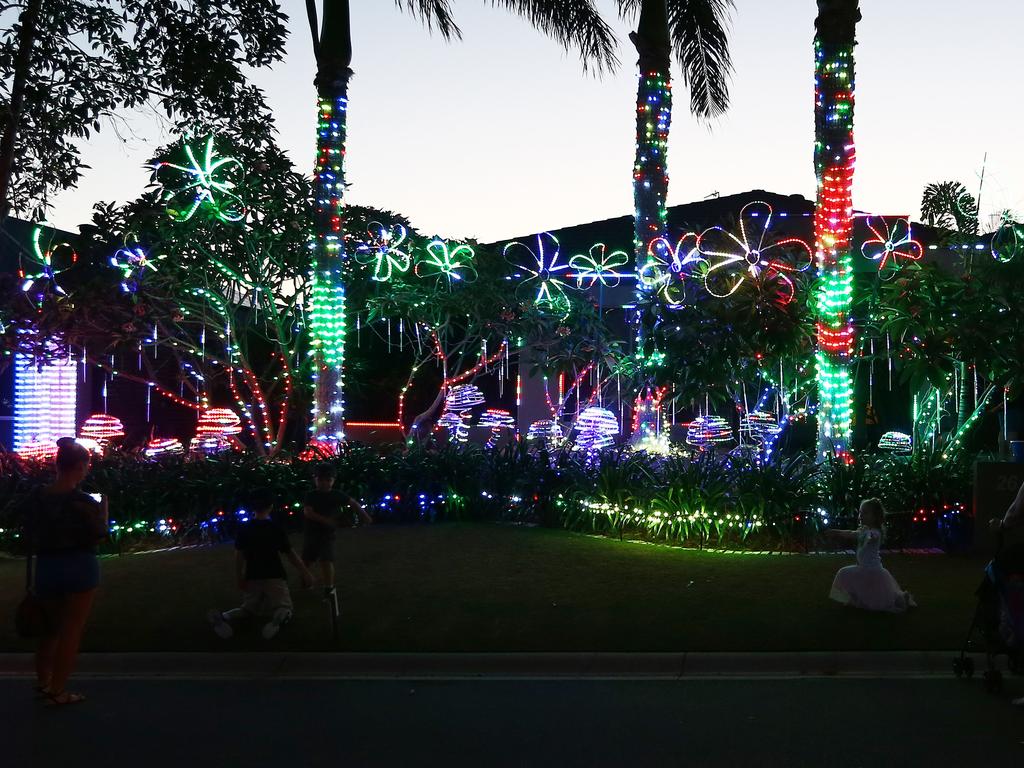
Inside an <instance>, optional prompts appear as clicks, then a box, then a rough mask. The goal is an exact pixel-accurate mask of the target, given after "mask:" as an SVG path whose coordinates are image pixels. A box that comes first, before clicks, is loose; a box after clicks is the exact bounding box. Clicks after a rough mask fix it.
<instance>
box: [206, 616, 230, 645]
mask: <svg viewBox="0 0 1024 768" xmlns="http://www.w3.org/2000/svg"><path fill="white" fill-rule="evenodd" d="M206 620H207V621H209V622H210V624H212V625H213V631H214V633H215V634H216V635H217V637H219V638H221V639H223V640H228V639H229V638H230V637H231V636H232V635H234V634H235V631H234V630H233V629H232V628H231V625H230V624H228V623H227V622H226V621H225V620H224V614H223V613H221V612H220V611H218V610H217V609H216V608H211V609H210V610H209V611H207V613H206Z"/></svg>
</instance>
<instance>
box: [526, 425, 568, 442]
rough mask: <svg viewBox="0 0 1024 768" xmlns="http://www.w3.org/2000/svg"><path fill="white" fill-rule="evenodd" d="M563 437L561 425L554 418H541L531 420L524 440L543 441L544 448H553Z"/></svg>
mask: <svg viewBox="0 0 1024 768" xmlns="http://www.w3.org/2000/svg"><path fill="white" fill-rule="evenodd" d="M563 439H565V433H564V432H563V431H562V425H561V424H559V423H558V422H557V421H555V420H554V419H541V420H540V421H535V422H533V423H532V424H531V425H530V427H529V428H528V429H527V430H526V442H527V443H536V442H540V441H543V443H544V447H545V448H553V447H555V446H556V445H558V444H559V443H561V442H562V440H563Z"/></svg>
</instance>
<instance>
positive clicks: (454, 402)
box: [444, 384, 484, 411]
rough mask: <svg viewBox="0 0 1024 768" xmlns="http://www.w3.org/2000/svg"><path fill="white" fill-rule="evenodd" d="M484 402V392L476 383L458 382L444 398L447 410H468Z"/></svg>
mask: <svg viewBox="0 0 1024 768" xmlns="http://www.w3.org/2000/svg"><path fill="white" fill-rule="evenodd" d="M483 402H484V395H483V392H481V391H480V387H478V386H477V385H476V384H457V385H456V386H454V387H452V388H451V390H449V392H448V396H447V397H446V398H445V400H444V409H445V410H446V411H468V410H469V409H470V408H473V407H474V406H477V405H482V404H483Z"/></svg>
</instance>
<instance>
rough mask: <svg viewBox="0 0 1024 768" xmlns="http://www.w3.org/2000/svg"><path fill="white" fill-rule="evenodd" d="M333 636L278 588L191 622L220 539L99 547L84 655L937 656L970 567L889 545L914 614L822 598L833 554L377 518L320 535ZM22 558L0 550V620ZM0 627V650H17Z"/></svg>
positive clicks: (968, 593)
mask: <svg viewBox="0 0 1024 768" xmlns="http://www.w3.org/2000/svg"><path fill="white" fill-rule="evenodd" d="M337 553H338V572H339V584H340V587H341V596H342V617H341V633H342V636H341V639H340V641H338V642H333V641H332V640H331V639H330V636H329V633H328V631H327V619H326V608H325V606H324V604H323V603H321V602H320V601H319V599H318V597H317V596H316V595H314V594H311V593H306V592H296V594H295V603H296V616H295V621H294V622H293V623H292V624H291V625H290V626H288V627H287V628H286V629H285V630H284V631H282V632H281V634H280V635H279V636H278V638H276V639H275V640H273V641H272V642H270V643H267V642H264V641H263V640H261V639H259V638H258V637H256V636H253V635H248V636H245V635H241V636H239V637H237V638H236V639H235V640H233V641H231V642H229V643H224V642H223V641H221V640H219V639H218V638H216V637H215V636H214V635H213V633H212V632H210V630H209V627H208V626H207V625H206V623H205V612H206V610H207V609H208V608H210V607H213V606H218V607H229V606H232V605H234V604H235V603H236V602H237V594H236V591H235V587H234V579H233V552H232V549H231V547H230V545H220V546H210V547H200V548H191V549H181V550H174V551H166V552H157V553H150V554H142V555H126V556H123V557H111V558H105V559H104V561H103V572H104V584H103V591H102V593H101V595H100V597H99V598H98V601H97V607H96V611H95V614H94V616H93V619H92V622H91V624H90V627H89V630H88V632H87V634H86V638H85V644H84V647H85V649H86V650H87V651H160V650H168V651H200V650H201V651H210V650H218V649H221V650H222V649H224V648H234V649H240V650H259V649H275V650H332V649H335V650H357V651H409V652H415V651H684V650H692V651H777V650H943V649H948V648H953V647H955V646H956V645H957V644H959V643H960V642H961V641H962V639H963V635H964V632H965V630H966V628H967V623H968V622H969V621H970V617H971V612H972V610H973V605H974V598H973V590H974V588H975V586H976V585H977V582H978V579H979V578H980V573H981V567H982V565H983V561H981V560H978V559H971V558H961V557H955V556H948V555H924V556H922V555H892V556H889V557H887V558H886V565H887V566H888V567H889V568H890V570H892V572H893V574H894V575H895V576H896V578H897V579H898V580H899V581H900V583H901V584H903V585H904V586H905V587H906V588H908V589H910V590H911V591H913V592H914V593H915V594H916V595H917V597H918V600H919V602H920V604H921V608H920V609H919V610H918V611H916V612H914V613H912V614H909V615H906V616H890V615H873V614H865V613H861V612H857V611H853V610H850V609H844V608H841V607H840V606H838V605H835V604H833V603H831V602H829V600H828V599H827V595H828V589H829V585H830V584H831V580H832V576H833V574H834V572H835V570H836V569H837V568H839V567H840V566H842V565H846V564H849V563H850V562H852V557H850V556H849V555H767V554H766V555H761V554H726V553H720V552H698V551H693V550H684V549H679V548H674V547H668V546H664V545H637V544H634V543H629V542H623V541H617V540H613V539H607V538H600V537H594V536H584V535H580V534H574V533H568V532H564V531H557V530H550V529H544V528H532V527H525V526H508V525H494V524H482V523H465V524H461V523H446V524H438V525H433V526H425V525H380V526H375V527H372V528H368V529H357V530H351V531H348V530H346V531H342V532H341V534H340V535H339V540H338V548H337ZM23 575H24V570H23V564H22V561H20V560H15V559H11V560H0V614H2V615H5V616H11V615H12V613H13V609H14V605H15V603H16V601H17V600H18V599H19V598H20V596H21V579H22V578H23ZM28 647H29V646H28V645H27V644H25V643H23V642H21V641H18V640H17V639H16V638H15V637H14V636H13V634H12V626H11V622H9V621H8V622H4V623H3V624H2V625H0V648H2V649H3V650H27V649H28Z"/></svg>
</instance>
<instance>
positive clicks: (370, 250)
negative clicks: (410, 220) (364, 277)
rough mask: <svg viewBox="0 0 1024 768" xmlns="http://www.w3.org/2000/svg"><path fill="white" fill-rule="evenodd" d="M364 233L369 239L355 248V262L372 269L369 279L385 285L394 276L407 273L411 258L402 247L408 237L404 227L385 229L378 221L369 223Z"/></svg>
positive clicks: (398, 225) (395, 226)
mask: <svg viewBox="0 0 1024 768" xmlns="http://www.w3.org/2000/svg"><path fill="white" fill-rule="evenodd" d="M366 231H367V234H368V235H369V239H368V240H367V241H366V242H365V243H360V244H359V245H358V246H356V261H358V262H359V263H360V264H366V265H368V266H370V267H372V268H373V274H372V275H371V276H370V279H372V280H376V281H377V282H379V283H386V282H388V281H390V280H391V278H392V277H393V276H394V275H396V274H399V275H404V274H405V273H406V272H408V271H409V267H410V266H411V264H412V257H411V256H410V255H409V254H408V253H407V252H406V251H405V250H404V249H403V247H402V244H403V243H404V242H405V240H406V238H407V237H408V232H407V231H406V229H405V227H403V226H402V225H401V224H395V225H394V226H391V227H385V226H384V225H383V224H381V223H380V222H379V221H371V222H370V223H369V225H368V226H367V228H366Z"/></svg>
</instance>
